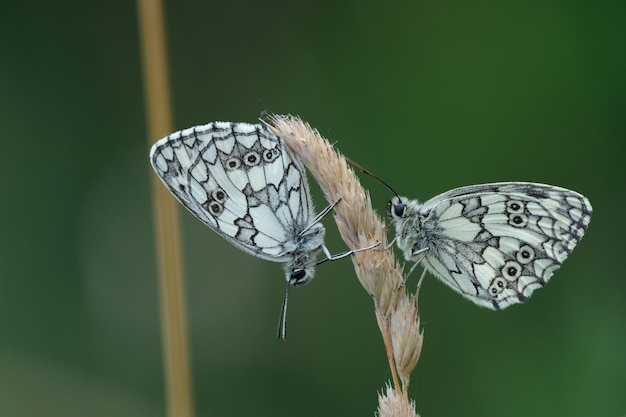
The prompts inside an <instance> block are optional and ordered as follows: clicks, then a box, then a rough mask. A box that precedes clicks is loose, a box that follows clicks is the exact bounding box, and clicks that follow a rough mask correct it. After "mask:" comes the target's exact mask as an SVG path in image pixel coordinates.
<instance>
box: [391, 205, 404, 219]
mask: <svg viewBox="0 0 626 417" xmlns="http://www.w3.org/2000/svg"><path fill="white" fill-rule="evenodd" d="M405 210H406V204H404V203H397V204H394V205H393V214H395V215H396V216H398V217H402V215H403V214H404V211H405Z"/></svg>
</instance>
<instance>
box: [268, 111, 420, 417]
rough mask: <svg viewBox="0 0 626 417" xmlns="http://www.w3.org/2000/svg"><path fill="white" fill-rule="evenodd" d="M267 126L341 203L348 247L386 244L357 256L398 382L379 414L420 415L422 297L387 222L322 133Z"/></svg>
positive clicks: (288, 122) (286, 122) (291, 120)
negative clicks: (414, 383) (413, 289)
mask: <svg viewBox="0 0 626 417" xmlns="http://www.w3.org/2000/svg"><path fill="white" fill-rule="evenodd" d="M267 125H268V127H269V128H270V130H272V131H273V132H274V134H276V135H277V136H278V137H280V138H281V139H282V140H283V141H284V142H285V144H286V145H287V147H289V149H291V151H292V152H293V153H294V154H295V155H297V156H298V157H299V158H300V159H301V160H302V161H303V163H304V164H305V165H306V167H307V168H308V169H309V170H310V171H311V174H312V175H313V177H314V178H315V179H316V180H317V182H318V183H319V185H320V187H321V189H322V190H323V192H324V195H325V197H326V200H328V202H329V203H334V202H335V201H337V200H338V199H339V198H341V201H340V202H339V204H337V205H336V206H335V221H336V222H337V227H338V228H339V232H340V233H341V237H342V238H343V240H344V241H345V242H346V244H347V245H348V247H349V248H350V249H360V248H364V247H367V246H371V245H373V244H376V243H377V242H378V243H380V245H379V247H377V248H376V249H372V250H368V251H362V252H357V253H355V254H354V255H353V256H352V262H353V264H354V267H355V271H356V275H357V277H358V279H359V281H360V282H361V285H363V287H364V288H365V290H366V291H367V292H368V293H369V294H370V295H371V296H372V298H373V299H374V307H375V313H376V319H377V322H378V326H379V328H380V331H381V334H382V336H383V342H384V344H385V349H386V351H387V358H388V360H389V366H390V368H391V374H392V379H393V386H394V389H391V387H390V386H388V387H387V389H386V392H384V393H381V394H380V395H379V411H378V415H379V416H381V417H383V416H392V415H394V416H398V415H401V416H409V415H410V416H416V415H417V414H416V413H415V407H414V404H413V402H412V401H409V399H408V394H407V391H408V386H409V381H410V374H411V372H412V371H413V369H415V366H416V365H417V361H418V359H419V356H420V352H421V348H422V341H423V332H422V331H420V323H419V317H418V311H417V305H416V297H415V296H414V295H408V294H407V293H406V290H405V287H404V286H403V285H402V283H403V273H402V268H401V267H400V265H399V264H398V262H397V261H396V258H395V256H394V254H393V251H392V249H391V247H390V246H389V245H388V243H387V236H386V231H385V224H384V222H383V221H382V219H381V218H380V217H379V216H378V215H377V214H376V213H375V212H374V210H373V209H372V204H371V202H370V198H369V194H368V193H367V192H366V191H365V190H364V189H363V187H362V186H361V184H360V183H359V180H358V179H357V177H356V175H355V173H354V171H353V170H352V169H351V168H349V167H348V165H347V163H346V160H345V158H344V157H343V156H342V155H341V154H340V153H339V152H337V151H336V150H335V149H334V148H333V147H332V145H331V144H330V143H329V142H328V141H327V140H326V139H324V138H323V137H322V136H321V135H320V134H319V132H318V131H317V130H315V129H312V128H311V127H310V126H309V125H308V123H305V122H303V121H302V120H301V119H300V118H298V117H292V116H272V117H270V120H269V122H268V123H267ZM400 381H401V382H400ZM398 401H401V404H399V403H398ZM394 410H395V411H397V410H404V412H403V413H399V414H397V413H394V412H392V411H394Z"/></svg>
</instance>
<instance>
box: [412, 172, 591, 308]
mask: <svg viewBox="0 0 626 417" xmlns="http://www.w3.org/2000/svg"><path fill="white" fill-rule="evenodd" d="M418 212H419V215H420V216H422V218H423V233H424V234H425V237H426V241H425V242H426V243H425V244H424V245H425V246H427V247H428V249H429V250H428V251H427V252H426V255H425V257H424V260H423V262H424V264H425V266H426V267H427V268H428V269H429V270H431V271H432V272H433V273H434V274H435V275H436V276H438V277H439V278H440V279H441V280H442V281H443V282H445V283H446V284H447V285H449V286H450V287H451V288H453V289H454V290H456V291H457V292H459V293H461V294H462V295H463V296H465V297H467V298H468V299H470V300H471V301H473V302H474V303H476V304H479V305H482V306H485V307H488V308H491V309H496V310H498V309H503V308H506V307H508V306H509V305H511V304H516V303H522V302H524V301H526V300H527V299H528V298H529V297H530V296H531V294H532V293H533V291H534V290H535V289H537V288H541V287H543V286H544V285H546V284H547V282H548V280H549V279H550V277H551V276H552V275H553V274H554V272H555V271H556V270H557V269H558V268H559V267H560V266H561V264H562V263H563V261H564V260H565V259H566V258H567V257H568V256H569V254H570V253H571V252H572V250H573V249H574V247H575V246H576V244H577V243H578V242H579V241H580V240H581V238H582V237H583V235H584V233H585V231H586V230H587V226H588V225H589V222H590V220H591V213H592V208H591V204H590V203H589V200H587V198H585V197H584V196H582V195H581V194H578V193H576V192H574V191H571V190H567V189H564V188H559V187H553V186H549V185H543V184H533V183H515V182H513V183H495V184H484V185H473V186H468V187H461V188H457V189H454V190H451V191H449V192H447V193H444V194H442V195H439V196H437V197H435V198H433V199H431V200H429V201H427V202H425V203H424V204H422V205H421V206H420V207H419V209H418Z"/></svg>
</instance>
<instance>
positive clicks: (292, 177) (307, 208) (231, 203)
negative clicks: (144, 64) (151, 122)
mask: <svg viewBox="0 0 626 417" xmlns="http://www.w3.org/2000/svg"><path fill="white" fill-rule="evenodd" d="M150 161H151V163H152V166H153V168H154V170H155V171H156V173H157V175H158V176H159V177H160V178H161V180H162V181H163V183H164V184H165V186H166V187H167V188H168V189H169V190H170V191H171V192H172V194H174V196H175V197H176V198H177V199H178V200H179V201H180V202H181V204H183V205H184V206H185V207H186V208H187V209H188V210H189V211H190V212H191V213H193V214H194V215H195V216H196V217H197V218H198V219H199V220H201V221H202V222H203V223H204V224H206V225H207V226H209V227H210V228H211V229H213V230H214V231H215V232H217V233H218V234H220V235H221V236H222V237H224V238H225V239H226V240H228V241H230V242H231V243H232V244H233V245H235V246H237V247H238V248H240V249H241V250H243V251H245V252H248V253H250V254H252V255H255V256H257V257H260V258H263V259H267V260H271V261H278V262H282V261H285V260H286V256H287V255H286V252H288V251H290V250H292V249H293V246H294V245H295V242H294V237H293V236H294V231H297V230H298V229H301V228H303V227H304V226H301V224H302V223H304V222H306V220H308V218H309V216H310V215H311V211H312V207H311V205H310V201H308V186H307V183H306V177H305V176H304V172H303V169H302V167H301V165H300V164H299V163H298V162H297V160H295V159H294V158H293V157H292V156H291V154H290V153H289V152H288V151H287V149H286V148H285V146H284V144H283V143H282V141H280V140H279V139H278V138H277V137H276V136H275V135H273V134H272V133H270V132H269V131H268V130H267V129H266V128H265V127H264V126H262V125H253V124H248V123H227V122H214V123H209V124H207V125H203V126H196V127H193V128H190V129H185V130H182V131H179V132H176V133H173V134H171V135H169V136H167V137H165V138H163V139H161V140H159V141H158V142H157V143H155V144H154V145H153V147H152V149H151V151H150ZM303 196H305V197H303Z"/></svg>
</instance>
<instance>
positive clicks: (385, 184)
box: [345, 156, 400, 198]
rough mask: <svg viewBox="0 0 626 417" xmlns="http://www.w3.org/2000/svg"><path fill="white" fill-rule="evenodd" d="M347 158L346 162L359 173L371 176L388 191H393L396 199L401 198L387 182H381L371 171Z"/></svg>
mask: <svg viewBox="0 0 626 417" xmlns="http://www.w3.org/2000/svg"><path fill="white" fill-rule="evenodd" d="M345 158H346V161H348V163H350V165H352V166H354V167H355V168H358V169H359V171H361V172H362V173H364V174H366V175H369V176H370V177H372V178H374V179H375V180H376V181H378V182H379V183H380V184H382V185H383V186H384V187H385V188H386V189H388V190H389V191H391V193H392V194H393V195H395V196H396V197H398V198H400V196H399V195H398V193H396V190H394V189H393V188H391V186H390V185H389V184H387V183H386V182H385V181H383V180H381V179H380V178H379V177H377V176H376V175H374V174H372V173H371V172H370V171H368V170H367V169H365V168H363V167H362V166H361V165H359V164H357V163H356V162H354V161H353V160H352V159H350V158H348V157H347V156H346V157H345Z"/></svg>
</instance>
